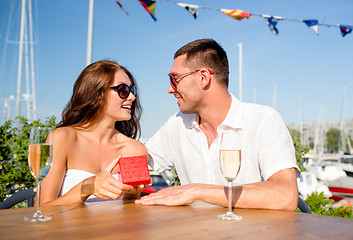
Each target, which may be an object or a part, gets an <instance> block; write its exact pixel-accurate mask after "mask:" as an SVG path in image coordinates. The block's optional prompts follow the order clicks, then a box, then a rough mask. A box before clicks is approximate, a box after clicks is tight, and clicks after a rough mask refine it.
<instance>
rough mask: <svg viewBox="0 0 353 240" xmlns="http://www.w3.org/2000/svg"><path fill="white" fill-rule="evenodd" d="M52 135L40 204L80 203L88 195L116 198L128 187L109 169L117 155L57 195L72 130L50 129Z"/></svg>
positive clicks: (65, 167) (70, 143) (115, 160)
mask: <svg viewBox="0 0 353 240" xmlns="http://www.w3.org/2000/svg"><path fill="white" fill-rule="evenodd" d="M54 139H55V140H54V144H53V159H52V166H51V168H50V170H49V173H48V175H47V176H46V178H45V179H44V180H43V182H42V190H43V191H41V203H42V204H43V205H64V204H83V203H84V202H85V201H86V199H87V198H88V197H89V196H90V195H95V196H97V197H99V198H101V199H117V198H119V197H121V196H122V195H123V194H124V193H125V192H127V191H131V190H132V187H131V186H129V185H125V184H122V183H121V182H119V181H118V180H116V179H115V178H114V177H113V176H112V175H111V171H112V169H113V168H114V167H115V166H116V164H117V163H118V160H119V159H118V158H117V159H114V161H112V162H111V164H109V165H108V166H107V167H106V169H104V170H103V171H102V172H100V173H99V174H97V175H96V176H92V177H90V178H87V179H85V180H83V181H82V182H80V183H79V184H77V185H76V186H75V187H73V188H72V189H70V190H69V191H68V192H67V193H66V194H64V195H63V196H60V197H58V195H59V191H60V189H61V186H62V183H63V180H64V175H65V171H66V169H67V159H68V157H69V153H70V149H71V148H72V145H73V143H74V142H75V139H76V134H75V132H73V131H70V129H67V128H59V129H56V130H55V131H54Z"/></svg>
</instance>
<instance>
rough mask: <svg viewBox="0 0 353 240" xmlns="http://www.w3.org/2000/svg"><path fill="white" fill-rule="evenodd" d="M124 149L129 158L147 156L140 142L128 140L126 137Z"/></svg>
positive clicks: (144, 147) (145, 149)
mask: <svg viewBox="0 0 353 240" xmlns="http://www.w3.org/2000/svg"><path fill="white" fill-rule="evenodd" d="M125 149H126V152H127V153H128V155H130V156H139V155H147V154H148V151H147V148H146V146H145V144H143V143H142V142H140V141H137V140H135V139H132V138H128V137H127V138H126V144H125Z"/></svg>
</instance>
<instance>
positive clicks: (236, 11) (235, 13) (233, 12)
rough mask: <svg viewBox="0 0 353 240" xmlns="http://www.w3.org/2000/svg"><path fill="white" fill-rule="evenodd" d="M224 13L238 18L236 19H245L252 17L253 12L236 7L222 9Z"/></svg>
mask: <svg viewBox="0 0 353 240" xmlns="http://www.w3.org/2000/svg"><path fill="white" fill-rule="evenodd" d="M221 11H222V13H224V14H226V15H228V16H230V17H232V18H234V19H236V20H239V21H241V20H243V19H244V18H250V17H251V14H250V13H248V12H244V11H242V10H239V9H234V10H228V9H221Z"/></svg>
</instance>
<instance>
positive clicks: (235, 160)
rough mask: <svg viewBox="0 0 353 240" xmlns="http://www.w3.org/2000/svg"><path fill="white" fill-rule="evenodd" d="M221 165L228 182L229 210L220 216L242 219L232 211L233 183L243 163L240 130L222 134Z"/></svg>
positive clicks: (223, 218)
mask: <svg viewBox="0 0 353 240" xmlns="http://www.w3.org/2000/svg"><path fill="white" fill-rule="evenodd" d="M219 165H220V167H221V171H222V174H223V176H224V178H225V179H226V180H227V182H228V211H227V213H225V214H223V215H219V216H218V218H220V219H222V220H238V221H239V220H241V216H238V215H235V214H234V213H233V211H232V196H233V191H232V184H233V181H234V179H235V178H236V177H237V175H238V173H239V170H240V165H241V141H240V132H237V131H233V130H229V131H225V132H223V133H222V135H221V148H220V154H219Z"/></svg>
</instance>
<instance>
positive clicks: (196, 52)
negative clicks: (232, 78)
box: [174, 38, 229, 87]
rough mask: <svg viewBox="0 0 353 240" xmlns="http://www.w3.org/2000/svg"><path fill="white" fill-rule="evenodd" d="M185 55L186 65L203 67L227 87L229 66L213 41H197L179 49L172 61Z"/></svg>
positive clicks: (221, 49)
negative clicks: (212, 72)
mask: <svg viewBox="0 0 353 240" xmlns="http://www.w3.org/2000/svg"><path fill="white" fill-rule="evenodd" d="M184 54H186V61H187V64H190V65H191V66H192V67H194V68H200V67H205V68H208V69H210V70H212V71H214V74H215V76H216V78H217V79H218V81H219V82H220V83H222V84H224V85H226V86H227V87H228V79H229V66H228V58H227V53H226V52H225V51H224V50H223V48H222V47H221V46H220V45H219V44H218V43H217V42H216V41H215V40H213V39H208V38H207V39H198V40H195V41H192V42H190V43H188V44H186V45H185V46H183V47H181V48H180V49H179V50H177V51H176V53H175V54H174V59H176V58H177V57H179V56H181V55H184Z"/></svg>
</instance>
